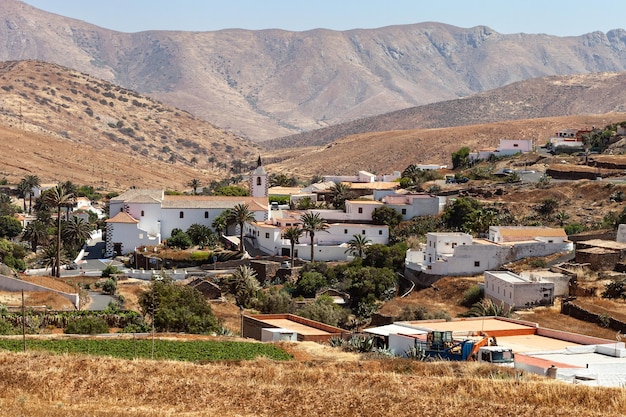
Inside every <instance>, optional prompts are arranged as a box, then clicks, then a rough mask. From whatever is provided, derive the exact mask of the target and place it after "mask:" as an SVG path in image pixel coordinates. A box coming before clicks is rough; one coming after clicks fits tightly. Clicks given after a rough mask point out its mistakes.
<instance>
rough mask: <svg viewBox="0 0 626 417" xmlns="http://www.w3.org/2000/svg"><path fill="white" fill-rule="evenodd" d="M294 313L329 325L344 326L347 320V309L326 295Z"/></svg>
mask: <svg viewBox="0 0 626 417" xmlns="http://www.w3.org/2000/svg"><path fill="white" fill-rule="evenodd" d="M296 314H297V315H298V316H300V317H304V318H307V319H309V320H315V321H319V322H321V323H325V324H328V325H329V326H344V325H345V324H346V323H347V322H348V311H347V310H346V309H344V308H341V307H340V306H338V305H337V304H335V302H334V301H333V299H332V298H331V297H328V296H321V297H318V298H317V299H316V300H315V302H314V303H312V304H307V305H306V306H304V307H303V308H301V309H299V310H297V311H296Z"/></svg>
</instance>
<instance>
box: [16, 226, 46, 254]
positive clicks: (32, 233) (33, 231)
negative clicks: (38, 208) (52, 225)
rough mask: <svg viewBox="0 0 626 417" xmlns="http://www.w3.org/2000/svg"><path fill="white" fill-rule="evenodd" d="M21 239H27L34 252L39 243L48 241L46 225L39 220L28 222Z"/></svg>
mask: <svg viewBox="0 0 626 417" xmlns="http://www.w3.org/2000/svg"><path fill="white" fill-rule="evenodd" d="M22 239H24V240H27V241H29V242H30V248H31V250H32V251H33V252H36V251H37V246H38V245H39V244H45V243H46V242H47V241H48V226H47V225H46V224H45V223H43V222H42V221H40V220H35V221H33V222H30V223H28V225H27V226H26V228H25V229H24V234H23V235H22Z"/></svg>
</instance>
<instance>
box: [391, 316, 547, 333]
mask: <svg viewBox="0 0 626 417" xmlns="http://www.w3.org/2000/svg"><path fill="white" fill-rule="evenodd" d="M402 323H407V324H409V325H411V326H414V327H417V328H420V329H429V330H439V331H447V330H449V331H452V332H458V333H462V332H466V333H477V332H480V331H483V332H486V333H487V334H489V332H490V331H503V330H513V331H515V330H518V331H528V330H530V329H532V330H534V329H536V326H535V325H532V324H521V323H515V322H512V321H508V320H503V319H501V318H496V317H485V318H467V319H455V320H452V321H429V320H416V321H409V322H402Z"/></svg>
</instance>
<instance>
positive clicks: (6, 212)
mask: <svg viewBox="0 0 626 417" xmlns="http://www.w3.org/2000/svg"><path fill="white" fill-rule="evenodd" d="M15 208H16V207H15V206H14V205H13V200H11V197H10V196H9V195H8V194H6V193H2V192H0V216H12V215H13V214H15V212H16V211H17V210H16V209H15Z"/></svg>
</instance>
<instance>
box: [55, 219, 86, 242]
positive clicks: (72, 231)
mask: <svg viewBox="0 0 626 417" xmlns="http://www.w3.org/2000/svg"><path fill="white" fill-rule="evenodd" d="M61 234H62V236H63V239H64V240H65V242H67V243H68V244H69V245H70V246H71V247H72V248H73V249H78V247H80V246H81V245H82V244H83V243H85V241H86V240H87V239H89V238H90V237H91V226H90V225H89V223H88V222H86V221H84V220H83V219H81V218H80V217H76V216H72V218H71V219H69V220H68V221H66V222H65V224H64V227H63V230H62V232H61Z"/></svg>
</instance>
